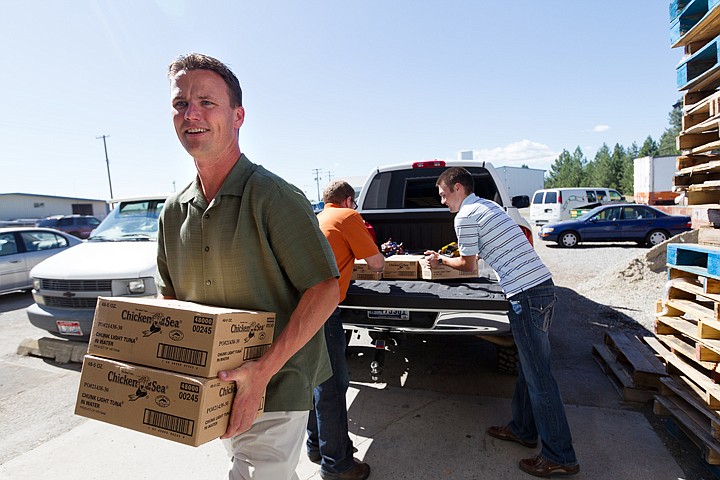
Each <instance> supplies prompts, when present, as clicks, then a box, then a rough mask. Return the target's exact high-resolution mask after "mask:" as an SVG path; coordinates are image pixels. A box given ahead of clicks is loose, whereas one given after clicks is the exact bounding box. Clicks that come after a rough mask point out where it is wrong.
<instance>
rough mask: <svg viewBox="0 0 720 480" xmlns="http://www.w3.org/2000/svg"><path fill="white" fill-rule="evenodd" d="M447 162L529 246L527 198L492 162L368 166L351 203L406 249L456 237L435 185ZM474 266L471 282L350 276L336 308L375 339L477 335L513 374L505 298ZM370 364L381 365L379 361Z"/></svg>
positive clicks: (484, 270) (381, 234)
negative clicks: (465, 174)
mask: <svg viewBox="0 0 720 480" xmlns="http://www.w3.org/2000/svg"><path fill="white" fill-rule="evenodd" d="M448 167H464V168H466V169H467V170H468V171H469V172H470V173H471V174H472V176H473V180H474V181H475V193H476V194H477V195H478V196H480V197H483V198H487V199H490V200H492V201H494V202H495V203H497V204H498V205H500V206H501V207H503V208H504V209H505V211H506V212H507V213H508V214H509V215H510V216H511V217H512V218H513V219H514V220H515V221H516V222H517V223H518V225H519V226H520V228H521V229H522V231H523V232H524V233H525V235H526V236H527V238H528V240H529V241H530V242H531V243H532V238H533V237H532V229H531V227H530V225H529V223H528V222H527V220H525V218H523V217H522V215H520V212H519V211H518V208H524V207H527V206H528V205H529V198H528V197H527V196H526V195H521V196H517V197H513V198H510V197H509V195H508V191H507V188H505V185H504V184H503V183H502V179H501V178H500V176H499V175H498V174H497V172H496V171H495V168H493V166H492V165H491V164H489V163H486V162H474V161H467V160H465V161H462V160H458V161H444V160H432V161H426V162H415V163H412V164H402V165H391V166H386V167H380V168H377V169H376V170H374V171H373V172H372V173H371V174H370V176H369V177H368V179H367V180H366V182H365V185H364V186H363V188H362V190H361V192H360V196H359V198H358V200H357V203H358V211H359V212H360V214H361V215H362V217H363V219H364V220H365V221H366V222H368V223H369V224H370V225H372V227H373V228H374V230H375V234H376V238H377V241H378V243H383V242H386V241H387V240H388V239H390V238H392V239H393V240H394V241H395V242H402V243H403V246H404V249H405V252H406V253H420V254H422V253H423V252H424V251H425V250H439V249H440V248H441V247H443V246H444V245H447V244H449V243H451V242H454V241H456V240H457V239H456V238H455V230H454V228H453V219H454V216H455V215H454V214H453V213H450V211H449V210H448V208H447V207H446V206H444V205H442V204H441V203H440V196H439V195H438V190H437V187H436V186H435V182H436V181H437V178H438V177H439V176H440V174H441V173H442V172H443V171H444V170H446V169H447V168H448ZM479 263H480V268H479V272H480V277H479V278H473V279H462V280H460V279H459V280H444V281H432V282H430V281H427V280H377V281H375V280H355V281H353V282H351V284H350V288H349V290H348V293H347V297H346V299H345V300H344V301H343V303H342V304H341V305H340V307H341V308H342V309H343V314H344V318H345V321H344V324H345V327H346V329H348V330H352V329H355V328H357V327H362V328H365V329H369V330H370V331H371V336H373V337H374V338H375V339H376V341H378V340H380V341H384V340H386V339H387V338H388V337H393V336H398V335H405V334H411V333H423V334H454V335H476V336H478V337H481V338H483V339H485V340H487V341H490V342H492V343H494V344H496V345H497V346H498V348H497V352H498V367H499V368H500V370H503V371H508V372H514V371H515V369H516V368H517V350H516V349H515V346H514V342H513V340H512V335H511V333H510V324H509V320H508V317H507V309H508V302H507V299H506V297H505V295H504V294H503V292H502V289H501V288H500V285H499V283H498V281H497V276H496V275H495V272H494V271H493V270H492V269H490V268H489V267H487V266H485V264H484V262H482V261H480V262H479ZM378 351H380V352H381V351H382V349H378ZM376 364H377V365H376V366H377V367H379V368H382V360H381V359H380V360H377V361H376ZM373 370H375V369H373ZM373 373H375V372H373Z"/></svg>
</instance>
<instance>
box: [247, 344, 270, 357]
mask: <svg viewBox="0 0 720 480" xmlns="http://www.w3.org/2000/svg"><path fill="white" fill-rule="evenodd" d="M269 348H270V344H269V343H266V344H265V345H255V346H252V347H245V351H244V352H243V360H252V359H254V358H260V357H262V356H263V353H265V352H267V351H268V349H269Z"/></svg>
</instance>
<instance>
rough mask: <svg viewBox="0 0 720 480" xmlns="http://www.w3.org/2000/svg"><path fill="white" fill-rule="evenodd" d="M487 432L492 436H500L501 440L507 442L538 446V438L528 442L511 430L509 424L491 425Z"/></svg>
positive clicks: (532, 446) (531, 446)
mask: <svg viewBox="0 0 720 480" xmlns="http://www.w3.org/2000/svg"><path fill="white" fill-rule="evenodd" d="M487 433H488V435H490V436H491V437H495V438H499V439H500V440H505V441H507V442H515V443H519V444H520V445H522V446H523V447H528V448H535V447H537V440H535V441H534V442H526V441H525V440H523V439H521V438H520V437H518V436H517V435H515V434H514V433H513V432H512V431H510V427H508V426H507V425H505V426H502V427H490V428H488V429H487Z"/></svg>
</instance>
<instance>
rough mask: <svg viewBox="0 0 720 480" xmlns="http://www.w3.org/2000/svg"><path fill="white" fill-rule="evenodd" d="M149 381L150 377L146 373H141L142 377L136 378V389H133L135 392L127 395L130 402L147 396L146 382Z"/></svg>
mask: <svg viewBox="0 0 720 480" xmlns="http://www.w3.org/2000/svg"><path fill="white" fill-rule="evenodd" d="M149 383H150V377H148V376H147V375H143V376H142V377H140V378H138V379H137V390H135V393H133V394H130V395H128V398H129V399H130V401H131V402H134V401H135V400H137V399H138V398H143V397H147V394H148V384H149Z"/></svg>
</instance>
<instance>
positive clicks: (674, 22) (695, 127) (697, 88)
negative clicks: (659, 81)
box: [670, 0, 720, 225]
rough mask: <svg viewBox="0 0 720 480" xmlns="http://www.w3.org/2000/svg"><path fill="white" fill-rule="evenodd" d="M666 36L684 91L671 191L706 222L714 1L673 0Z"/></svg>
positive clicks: (717, 116)
mask: <svg viewBox="0 0 720 480" xmlns="http://www.w3.org/2000/svg"><path fill="white" fill-rule="evenodd" d="M670 19H671V26H670V41H671V43H672V46H673V47H683V48H684V52H685V56H684V58H683V60H682V61H681V62H680V64H679V65H678V67H677V85H678V89H679V90H680V91H684V92H685V94H684V97H683V102H684V107H683V117H682V131H681V132H680V135H679V136H678V138H677V147H678V149H679V150H681V151H682V153H683V154H682V155H681V156H679V157H678V159H677V174H676V176H675V181H674V184H675V190H677V191H681V192H684V194H685V198H686V205H693V206H694V205H700V206H703V207H706V208H704V209H703V208H701V209H698V212H697V215H696V214H695V212H694V214H693V216H694V219H693V220H694V221H695V220H696V219H699V224H700V225H702V224H706V223H708V221H707V208H718V207H720V206H719V205H718V204H719V203H720V154H717V153H715V152H716V151H718V150H720V129H719V128H718V127H719V126H720V91H718V89H719V87H720V0H673V1H672V2H671V3H670Z"/></svg>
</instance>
